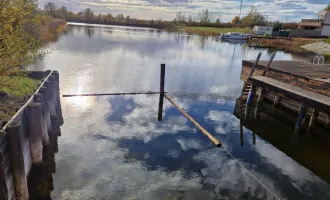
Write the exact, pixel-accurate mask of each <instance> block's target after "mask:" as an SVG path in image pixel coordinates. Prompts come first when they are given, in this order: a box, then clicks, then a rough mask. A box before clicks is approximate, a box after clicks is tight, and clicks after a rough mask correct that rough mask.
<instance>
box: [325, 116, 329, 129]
mask: <svg viewBox="0 0 330 200" xmlns="http://www.w3.org/2000/svg"><path fill="white" fill-rule="evenodd" d="M329 126H330V115H329V114H328V115H327V119H326V122H325V125H324V127H325V128H329Z"/></svg>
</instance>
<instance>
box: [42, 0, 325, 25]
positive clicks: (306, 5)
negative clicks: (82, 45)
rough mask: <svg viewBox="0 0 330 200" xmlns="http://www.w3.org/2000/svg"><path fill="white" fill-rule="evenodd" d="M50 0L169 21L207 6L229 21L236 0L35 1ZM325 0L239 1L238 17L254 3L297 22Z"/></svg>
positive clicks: (278, 17) (76, 7)
mask: <svg viewBox="0 0 330 200" xmlns="http://www.w3.org/2000/svg"><path fill="white" fill-rule="evenodd" d="M49 1H52V2H54V3H55V4H56V5H57V6H65V7H67V8H68V9H69V10H71V11H73V12H79V11H82V10H83V9H85V8H91V9H92V10H93V11H94V13H96V14H99V13H101V14H106V13H111V14H113V15H117V14H124V15H125V16H126V15H129V16H131V17H135V18H140V19H162V20H171V19H173V18H174V17H175V14H176V13H177V12H178V11H182V12H184V13H185V14H186V15H196V14H197V13H198V11H200V10H203V9H209V10H210V11H211V13H212V15H213V17H214V18H220V20H221V21H222V22H228V21H231V20H232V19H233V18H234V17H235V16H236V15H239V9H240V0H39V7H40V8H43V7H44V5H45V4H46V3H47V2H49ZM328 3H329V0H243V7H242V16H244V15H246V14H247V13H248V11H249V9H250V7H251V6H255V7H256V8H257V9H258V11H259V12H261V13H262V14H263V15H265V16H266V17H267V19H268V20H281V21H284V22H288V21H300V20H301V19H302V18H312V19H313V18H317V13H318V12H319V11H320V10H322V9H324V8H325V7H326V5H327V4H328Z"/></svg>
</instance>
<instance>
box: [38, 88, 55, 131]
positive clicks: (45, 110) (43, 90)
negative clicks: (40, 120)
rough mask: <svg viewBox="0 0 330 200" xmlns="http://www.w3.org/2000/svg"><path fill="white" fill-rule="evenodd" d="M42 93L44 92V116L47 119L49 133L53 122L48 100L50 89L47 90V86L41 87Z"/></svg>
mask: <svg viewBox="0 0 330 200" xmlns="http://www.w3.org/2000/svg"><path fill="white" fill-rule="evenodd" d="M39 92H40V94H42V96H43V103H44V104H43V109H44V114H45V115H44V117H45V120H46V124H47V134H49V133H50V132H51V131H52V122H51V119H50V112H49V104H50V102H49V101H48V98H47V96H48V93H49V91H47V88H46V87H41V88H40V90H39Z"/></svg>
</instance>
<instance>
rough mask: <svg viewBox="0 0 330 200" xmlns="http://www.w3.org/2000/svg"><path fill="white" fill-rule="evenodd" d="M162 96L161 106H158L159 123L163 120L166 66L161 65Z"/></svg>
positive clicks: (160, 96) (160, 95)
mask: <svg viewBox="0 0 330 200" xmlns="http://www.w3.org/2000/svg"><path fill="white" fill-rule="evenodd" d="M159 91H160V94H159V106H158V121H162V120H163V104H164V93H165V64H161V65H160V90H159Z"/></svg>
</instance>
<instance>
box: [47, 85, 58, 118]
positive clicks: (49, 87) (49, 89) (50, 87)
mask: <svg viewBox="0 0 330 200" xmlns="http://www.w3.org/2000/svg"><path fill="white" fill-rule="evenodd" d="M45 87H46V88H47V94H48V95H47V96H46V97H47V101H48V111H49V113H50V116H51V118H53V117H56V110H55V103H54V100H53V96H54V90H53V84H52V82H51V81H45Z"/></svg>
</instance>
